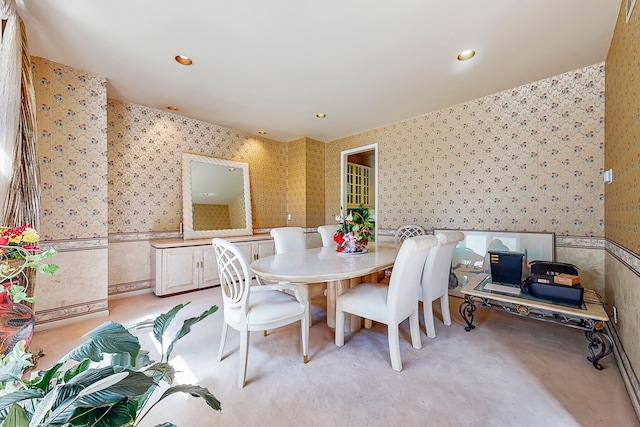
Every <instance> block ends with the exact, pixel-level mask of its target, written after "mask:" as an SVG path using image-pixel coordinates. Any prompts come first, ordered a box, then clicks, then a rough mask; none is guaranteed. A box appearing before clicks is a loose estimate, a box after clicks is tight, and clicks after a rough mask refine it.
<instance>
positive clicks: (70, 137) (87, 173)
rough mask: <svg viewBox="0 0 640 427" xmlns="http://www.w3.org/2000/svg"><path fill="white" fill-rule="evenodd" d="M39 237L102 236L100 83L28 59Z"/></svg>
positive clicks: (104, 224) (103, 189)
mask: <svg viewBox="0 0 640 427" xmlns="http://www.w3.org/2000/svg"><path fill="white" fill-rule="evenodd" d="M32 67H33V72H34V76H35V77H34V82H35V86H36V94H37V97H36V102H37V106H38V110H37V120H38V155H39V159H40V175H41V181H42V193H41V204H42V212H41V230H40V232H41V235H42V237H43V238H44V239H46V240H54V239H78V238H92V237H106V236H107V189H106V187H105V185H104V184H105V181H106V176H107V151H106V140H107V129H106V127H105V124H106V93H107V88H106V83H107V82H106V80H105V79H104V78H102V77H97V76H94V75H92V74H89V73H84V72H82V71H80V70H76V69H74V68H71V67H67V66H65V65H62V64H56V63H53V62H50V61H47V60H45V59H42V58H37V57H33V58H32Z"/></svg>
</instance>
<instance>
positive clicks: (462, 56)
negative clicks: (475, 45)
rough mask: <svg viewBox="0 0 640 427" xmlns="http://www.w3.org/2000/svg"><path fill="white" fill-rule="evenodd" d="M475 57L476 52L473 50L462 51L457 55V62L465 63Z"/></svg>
mask: <svg viewBox="0 0 640 427" xmlns="http://www.w3.org/2000/svg"><path fill="white" fill-rule="evenodd" d="M474 56H476V51H475V50H473V49H469V50H463V51H462V52H460V53H459V54H458V61H466V60H467V59H471V58H473V57H474Z"/></svg>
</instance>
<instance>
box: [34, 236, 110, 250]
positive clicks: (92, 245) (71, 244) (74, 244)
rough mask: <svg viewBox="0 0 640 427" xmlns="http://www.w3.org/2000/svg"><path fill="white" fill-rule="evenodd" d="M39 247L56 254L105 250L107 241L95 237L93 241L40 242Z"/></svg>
mask: <svg viewBox="0 0 640 427" xmlns="http://www.w3.org/2000/svg"><path fill="white" fill-rule="evenodd" d="M40 247H41V248H42V249H44V250H47V249H55V250H56V251H58V252H67V251H85V250H91V249H107V247H108V239H107V238H106V237H97V238H95V239H70V240H47V241H44V242H41V243H40Z"/></svg>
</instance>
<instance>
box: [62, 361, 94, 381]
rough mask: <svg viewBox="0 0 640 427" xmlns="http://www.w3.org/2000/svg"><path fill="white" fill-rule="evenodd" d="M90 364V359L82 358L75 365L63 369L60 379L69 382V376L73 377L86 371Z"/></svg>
mask: <svg viewBox="0 0 640 427" xmlns="http://www.w3.org/2000/svg"><path fill="white" fill-rule="evenodd" d="M90 365H91V360H89V359H84V360H82V362H80V363H79V364H77V365H76V366H74V367H72V368H69V369H67V370H66V371H65V373H64V375H63V376H62V379H63V380H64V382H65V383H66V382H69V381H70V380H71V378H73V377H75V376H76V375H78V374H80V373H82V372H84V371H86V370H87V369H88V368H89V366H90Z"/></svg>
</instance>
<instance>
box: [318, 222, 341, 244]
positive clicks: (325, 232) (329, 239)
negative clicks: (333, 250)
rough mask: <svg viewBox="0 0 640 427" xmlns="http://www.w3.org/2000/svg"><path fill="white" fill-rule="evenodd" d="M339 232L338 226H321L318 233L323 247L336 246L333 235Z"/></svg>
mask: <svg viewBox="0 0 640 427" xmlns="http://www.w3.org/2000/svg"><path fill="white" fill-rule="evenodd" d="M336 231H338V225H336V224H334V225H321V226H320V227H318V233H320V237H322V246H335V244H336V242H335V241H334V240H333V235H334V234H336Z"/></svg>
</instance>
